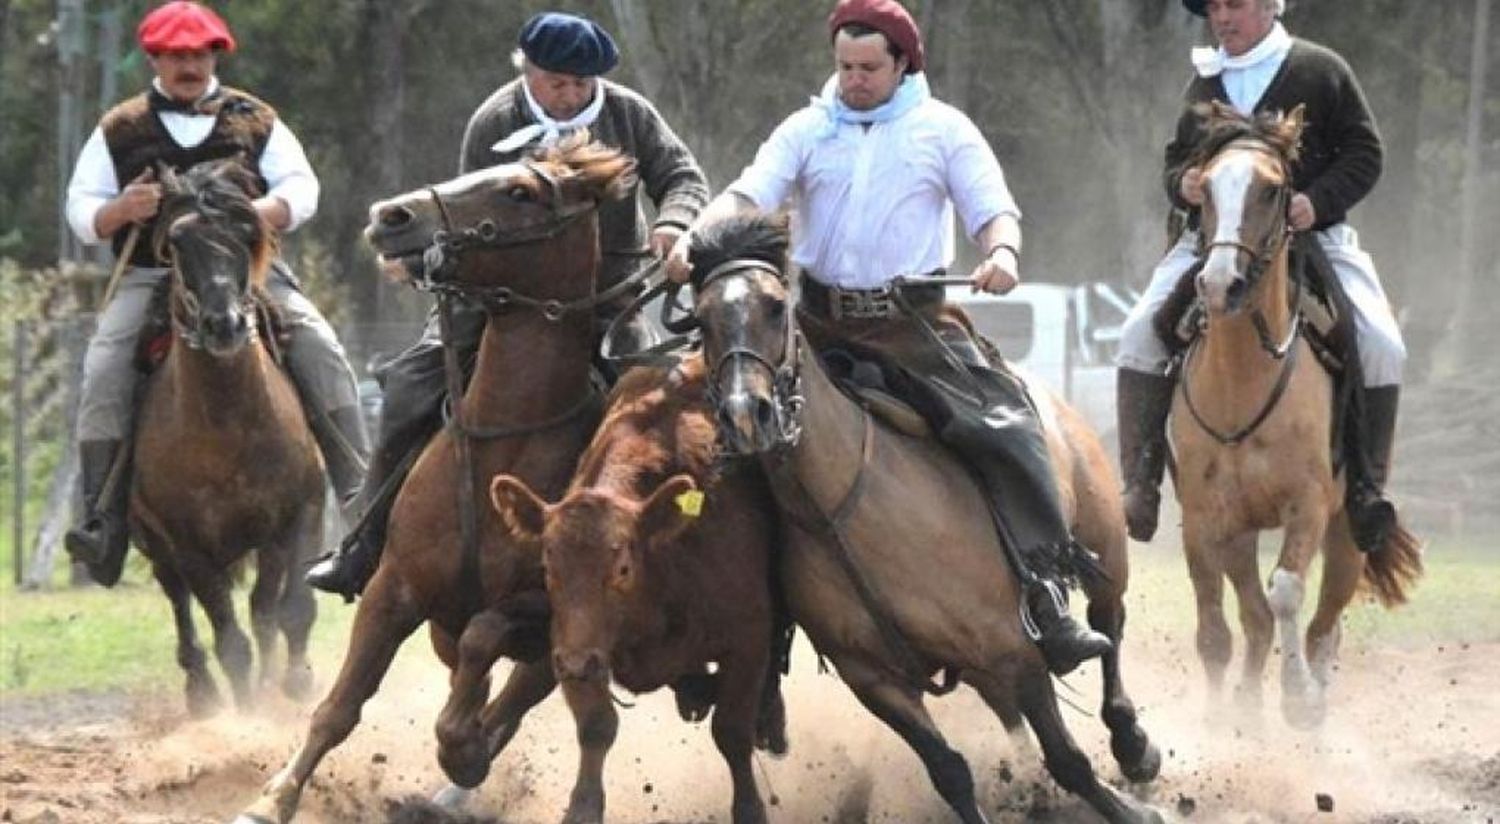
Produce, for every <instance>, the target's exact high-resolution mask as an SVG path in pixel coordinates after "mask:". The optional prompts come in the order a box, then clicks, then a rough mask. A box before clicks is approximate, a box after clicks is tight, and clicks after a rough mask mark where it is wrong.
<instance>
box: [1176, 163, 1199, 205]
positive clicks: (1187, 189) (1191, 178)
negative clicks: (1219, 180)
mask: <svg viewBox="0 0 1500 824" xmlns="http://www.w3.org/2000/svg"><path fill="white" fill-rule="evenodd" d="M1177 193H1178V194H1180V195H1182V199H1183V200H1184V201H1186V202H1187V203H1188V205H1189V206H1202V205H1203V170H1202V169H1199V168H1197V167H1196V166H1195V167H1193V168H1191V169H1188V170H1187V171H1185V172H1183V173H1182V180H1181V181H1179V182H1178V184H1177Z"/></svg>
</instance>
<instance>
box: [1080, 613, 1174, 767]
mask: <svg viewBox="0 0 1500 824" xmlns="http://www.w3.org/2000/svg"><path fill="white" fill-rule="evenodd" d="M1088 616H1089V625H1090V626H1092V627H1093V628H1094V629H1096V630H1098V631H1099V632H1102V633H1104V634H1105V635H1107V636H1109V640H1110V641H1113V642H1114V643H1113V644H1112V645H1111V646H1110V650H1109V652H1106V653H1105V654H1104V656H1103V660H1102V661H1101V662H1100V663H1101V671H1102V676H1103V680H1104V702H1103V706H1102V707H1101V708H1100V712H1099V715H1100V717H1101V718H1102V719H1103V720H1104V725H1105V726H1106V727H1108V728H1109V749H1110V752H1111V753H1112V754H1113V755H1114V757H1115V763H1117V764H1119V765H1120V771H1121V772H1122V773H1124V774H1125V777H1126V778H1128V779H1130V780H1131V781H1134V782H1136V783H1144V782H1147V781H1151V780H1153V779H1155V778H1156V776H1157V774H1158V773H1160V772H1161V750H1159V749H1157V747H1156V745H1155V744H1153V743H1151V739H1150V737H1149V736H1147V735H1146V731H1145V730H1143V729H1141V726H1140V723H1139V719H1138V716H1137V714H1136V709H1135V702H1133V701H1131V700H1130V696H1129V695H1128V694H1127V693H1126V692H1125V680H1124V678H1123V676H1122V675H1121V674H1120V654H1121V650H1120V646H1121V644H1122V643H1123V642H1124V640H1125V602H1124V600H1123V599H1122V598H1121V597H1120V593H1119V592H1117V591H1110V592H1105V593H1099V594H1098V595H1096V596H1095V597H1092V598H1090V599H1089V609H1088Z"/></svg>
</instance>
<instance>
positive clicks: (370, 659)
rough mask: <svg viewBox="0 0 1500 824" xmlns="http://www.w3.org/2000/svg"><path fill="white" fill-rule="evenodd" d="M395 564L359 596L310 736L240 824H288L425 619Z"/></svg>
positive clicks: (381, 571) (238, 820)
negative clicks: (320, 765) (339, 664)
mask: <svg viewBox="0 0 1500 824" xmlns="http://www.w3.org/2000/svg"><path fill="white" fill-rule="evenodd" d="M391 570H392V567H390V566H389V565H386V566H382V567H381V568H380V569H379V570H377V571H376V573H375V577H374V579H373V580H371V581H370V586H369V587H368V588H367V589H366V590H365V594H364V597H363V598H361V599H360V601H359V606H358V607H357V608H356V609H355V613H354V627H353V629H352V630H351V631H350V633H349V649H348V650H347V651H346V652H345V653H344V663H343V666H342V667H340V668H339V674H338V678H337V679H336V680H335V681H334V683H333V687H332V689H330V690H329V691H328V695H327V696H326V697H325V698H324V699H323V701H322V703H320V704H318V708H317V709H316V710H314V711H313V715H312V720H311V723H310V724H309V725H308V731H307V738H306V740H305V741H304V742H303V744H302V746H301V748H299V749H298V750H297V752H296V754H294V755H293V756H292V758H291V760H289V761H288V762H287V763H286V765H285V766H284V767H282V768H281V770H280V771H279V772H277V773H276V775H275V776H273V777H272V778H271V780H270V781H268V782H267V783H266V786H265V788H264V789H262V790H261V794H260V797H259V798H257V799H256V800H255V802H254V803H253V804H251V806H250V807H249V809H247V810H246V811H245V812H244V813H242V814H241V815H240V816H239V817H238V818H236V819H235V824H269V823H270V822H275V824H286V822H288V821H290V820H291V819H292V816H293V815H295V814H296V812H297V802H298V801H299V800H300V799H301V797H302V790H303V788H304V787H306V786H307V779H308V777H309V776H311V775H312V772H313V770H314V769H316V768H317V766H318V762H320V761H322V760H323V756H325V755H327V754H328V751H329V750H331V749H333V748H334V747H336V746H338V744H339V743H340V742H341V741H343V740H344V739H345V738H347V737H348V736H349V733H350V732H351V731H353V729H354V727H355V725H356V724H358V723H359V712H360V708H361V707H363V706H364V703H365V702H366V701H368V700H370V696H372V695H374V694H375V690H377V689H378V688H379V687H380V681H381V679H382V678H384V677H385V673H386V671H387V670H389V669H390V666H391V660H392V659H394V658H395V657H396V652H397V650H399V649H400V648H401V643H402V642H403V641H405V640H406V639H407V637H408V636H410V635H411V634H412V633H413V632H415V631H416V629H417V627H418V626H420V625H421V624H422V620H423V617H424V616H423V615H422V611H421V609H420V608H419V607H418V606H417V605H416V604H415V603H413V602H412V601H411V599H410V598H408V597H407V596H406V595H405V594H404V593H403V592H402V584H401V582H400V580H399V579H398V578H397V577H396V574H395V573H394V572H392V571H391Z"/></svg>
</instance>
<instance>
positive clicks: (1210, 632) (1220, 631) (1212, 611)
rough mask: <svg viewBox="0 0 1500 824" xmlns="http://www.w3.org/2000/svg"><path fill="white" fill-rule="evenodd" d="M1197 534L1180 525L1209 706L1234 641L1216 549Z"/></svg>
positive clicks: (1216, 695)
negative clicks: (1195, 610)
mask: <svg viewBox="0 0 1500 824" xmlns="http://www.w3.org/2000/svg"><path fill="white" fill-rule="evenodd" d="M1184 517H1186V516H1184ZM1196 533H1197V530H1195V529H1193V525H1192V523H1191V522H1190V521H1189V522H1187V523H1185V524H1184V525H1183V554H1184V555H1185V556H1186V557H1187V565H1188V577H1189V578H1191V579H1192V581H1193V595H1194V598H1195V600H1196V602H1197V606H1198V635H1197V645H1198V660H1200V661H1202V662H1203V671H1204V673H1205V674H1206V675H1207V676H1208V687H1209V693H1210V698H1209V700H1210V703H1214V704H1217V703H1218V699H1219V693H1220V691H1221V690H1222V689H1223V687H1224V670H1225V669H1227V668H1228V667H1229V658H1230V656H1231V655H1232V654H1233V653H1234V637H1233V636H1231V635H1230V634H1229V622H1228V621H1226V620H1224V573H1223V570H1222V568H1221V567H1220V565H1219V559H1218V557H1217V556H1216V555H1215V549H1216V548H1215V547H1214V546H1213V545H1212V544H1211V543H1210V542H1209V539H1208V538H1207V537H1205V536H1202V535H1198V534H1196Z"/></svg>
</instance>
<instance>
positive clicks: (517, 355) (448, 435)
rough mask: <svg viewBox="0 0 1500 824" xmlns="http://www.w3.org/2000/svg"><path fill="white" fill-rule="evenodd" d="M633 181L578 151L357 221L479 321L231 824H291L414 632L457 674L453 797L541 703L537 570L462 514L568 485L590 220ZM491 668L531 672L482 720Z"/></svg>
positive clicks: (588, 281)
mask: <svg viewBox="0 0 1500 824" xmlns="http://www.w3.org/2000/svg"><path fill="white" fill-rule="evenodd" d="M634 179H635V176H634V163H633V162H632V161H631V160H630V159H629V158H627V157H625V156H623V155H621V154H620V153H618V152H616V151H614V150H611V149H606V148H603V147H601V146H598V145H591V144H586V143H584V142H582V141H581V140H577V139H575V140H572V141H568V142H565V143H564V144H563V145H561V146H559V147H557V148H555V149H552V150H549V151H548V152H547V153H546V154H545V155H543V156H542V157H540V158H537V159H534V160H527V161H525V162H522V163H514V164H506V165H500V166H495V167H491V168H489V169H484V170H481V171H476V172H472V173H470V174H467V175H464V176H461V177H458V178H455V179H453V180H450V181H448V182H446V183H441V184H438V185H437V186H433V187H428V188H423V189H419V190H416V191H414V192H410V193H407V194H404V195H400V196H398V197H395V198H392V199H390V200H386V201H383V202H380V203H377V204H375V205H374V206H373V207H371V210H370V217H371V223H370V226H369V227H368V228H367V229H366V230H365V233H366V237H367V238H368V239H369V240H370V242H371V243H372V244H373V245H374V246H375V247H376V249H377V250H378V251H379V252H380V253H381V256H382V259H383V261H384V262H385V264H386V265H387V268H388V269H389V270H391V271H393V272H394V273H397V274H399V275H401V276H404V277H407V278H411V279H416V280H419V281H420V282H422V283H424V284H426V285H428V286H429V287H430V288H432V289H434V290H435V291H437V292H439V295H440V300H446V299H447V297H446V296H447V295H452V294H454V293H460V294H464V295H466V296H468V297H470V298H472V299H475V300H479V301H481V302H483V303H484V304H485V305H486V306H487V308H488V309H489V310H490V315H489V321H488V323H487V325H486V327H485V331H484V335H483V338H482V339H481V341H480V347H479V356H478V362H477V365H476V366H475V369H474V376H473V378H472V380H471V381H470V382H469V385H468V388H467V390H465V391H464V392H463V394H462V398H461V399H460V400H459V401H458V402H457V403H455V404H454V405H453V409H452V413H451V417H452V423H451V425H450V426H449V427H448V428H447V429H445V430H444V431H443V432H442V433H440V434H439V435H438V436H437V437H436V438H434V439H433V441H432V442H431V443H430V444H429V445H428V446H427V448H426V449H425V450H424V451H423V452H422V454H421V456H420V457H419V458H418V459H417V461H416V463H415V464H414V465H413V466H412V469H411V473H410V475H409V476H408V478H407V480H406V483H405V485H404V486H403V487H402V490H401V493H400V495H399V496H398V497H397V499H396V502H395V505H394V508H393V509H392V512H391V516H390V528H389V531H388V536H387V538H386V545H385V549H384V552H383V554H382V556H381V562H380V566H379V567H378V569H377V570H376V572H375V575H374V577H373V578H372V579H371V581H370V583H369V586H368V587H367V588H366V590H365V593H364V597H363V598H362V599H361V600H360V602H359V606H358V608H357V610H356V612H355V618H354V627H353V630H352V633H351V635H350V638H349V648H348V651H347V652H346V653H345V657H344V664H343V667H342V669H341V670H340V672H339V675H338V680H337V681H336V682H335V683H334V685H333V687H332V689H331V690H330V691H329V694H328V696H327V697H326V698H324V700H323V702H322V703H321V704H320V705H319V706H318V708H317V710H316V711H315V712H314V714H313V717H312V721H311V725H310V728H309V730H308V734H307V739H306V741H305V742H304V744H303V746H302V747H301V749H300V750H298V752H297V753H296V754H295V755H294V756H293V757H292V759H291V760H290V761H289V762H288V763H287V764H286V766H285V767H284V768H283V769H282V770H281V771H280V772H279V773H277V775H275V776H274V777H273V778H272V779H271V781H270V782H269V783H268V784H267V786H266V788H265V789H264V790H263V791H262V794H261V796H260V798H259V799H258V800H257V801H256V802H255V803H254V804H253V805H252V806H251V808H250V809H249V810H248V811H247V812H246V813H245V814H244V815H242V816H241V818H240V819H239V820H240V821H247V822H266V821H276V822H286V821H288V820H289V819H291V817H292V816H293V815H294V814H295V812H296V808H297V802H298V800H299V798H300V796H301V793H302V790H303V788H304V787H305V786H306V783H307V780H308V777H309V776H310V775H311V774H312V771H313V769H314V768H316V766H317V764H318V762H319V761H321V760H322V758H323V756H324V755H325V754H326V753H327V752H328V751H329V750H330V749H332V748H333V747H334V746H337V745H338V743H339V742H341V741H343V740H344V738H345V737H347V736H348V735H349V733H350V732H351V731H352V730H353V729H354V726H355V725H356V724H357V723H358V721H359V713H360V708H361V707H362V706H363V704H364V702H365V701H367V700H369V698H370V697H371V696H372V695H374V693H375V691H376V689H377V688H378V687H379V685H380V680H381V678H382V677H383V676H384V675H385V673H386V671H387V670H388V669H389V667H390V664H391V660H392V658H394V656H395V654H396V651H397V649H398V648H399V647H400V645H401V643H402V642H403V641H404V640H405V639H406V638H407V637H408V636H410V635H411V633H412V632H414V631H416V629H417V628H418V627H419V626H420V625H421V624H422V623H423V622H424V621H426V622H428V623H429V627H430V630H431V635H432V642H433V646H434V648H435V650H436V651H437V654H438V656H439V657H440V658H441V659H442V660H443V662H444V663H445V664H446V665H448V667H449V668H450V669H452V670H453V676H452V679H451V682H450V686H451V694H450V698H449V701H448V704H447V706H445V707H444V709H443V711H442V714H441V715H440V716H439V719H438V724H437V733H438V739H439V761H440V762H441V763H442V765H443V768H444V769H445V770H446V771H447V773H448V775H449V777H451V778H452V779H453V780H454V781H455V782H456V783H457V784H459V785H461V786H463V787H473V786H477V785H478V784H479V782H480V781H482V780H483V778H484V776H485V775H486V773H487V772H488V770H489V763H490V759H491V758H492V757H493V756H494V754H495V753H497V752H498V751H499V749H500V747H502V746H504V744H505V743H506V742H507V741H509V739H510V736H511V735H513V734H514V732H515V730H516V726H517V724H518V723H519V719H520V717H521V715H523V714H524V713H525V712H526V710H528V709H529V708H530V707H532V706H534V705H535V704H536V703H537V702H539V701H541V700H542V699H543V698H545V697H546V696H547V695H548V694H550V693H551V691H552V689H553V686H554V685H555V682H554V681H553V677H552V669H551V664H550V662H549V661H547V660H545V658H544V655H545V650H546V638H545V630H546V625H545V623H542V624H541V625H540V631H535V626H534V625H535V623H536V622H535V621H534V620H533V621H529V622H528V621H527V620H525V618H524V617H523V616H521V613H522V612H524V611H525V610H524V609H522V607H525V606H527V605H526V604H525V603H524V602H525V601H526V593H533V594H534V595H535V596H536V598H538V599H540V600H541V601H542V604H543V607H542V611H543V614H545V593H544V592H543V582H542V571H541V568H540V566H539V565H538V564H537V563H536V561H535V559H534V558H533V556H532V555H531V554H530V553H523V552H520V551H518V550H517V549H516V548H515V547H514V546H513V544H512V542H511V541H510V540H509V538H508V537H507V533H506V530H505V528H504V527H503V525H502V524H501V523H500V518H499V515H498V514H497V513H495V512H494V510H493V509H492V508H490V507H487V506H477V507H474V508H473V510H472V513H471V514H473V515H474V518H475V520H474V522H473V527H474V528H473V534H472V536H471V539H469V540H465V538H464V534H465V532H466V529H467V528H466V526H465V524H464V519H463V518H462V517H461V515H460V506H461V504H460V501H461V499H462V498H463V496H464V495H465V494H468V493H473V492H474V491H475V490H479V494H478V496H477V497H480V498H481V499H482V495H483V490H484V489H487V488H488V484H489V479H490V478H491V477H493V476H494V475H496V474H499V473H508V474H511V475H514V476H516V477H518V478H524V479H525V480H526V482H527V483H528V484H529V485H530V486H531V487H532V488H534V489H537V490H540V491H542V492H543V493H544V494H547V495H557V494H560V493H561V492H562V491H563V489H564V488H565V487H566V485H567V483H568V480H569V478H570V477H571V476H572V470H573V466H574V462H575V461H576V459H577V456H578V453H579V452H581V451H582V450H583V447H584V446H585V444H587V443H588V440H589V436H590V435H591V434H592V433H593V431H594V427H595V426H596V425H597V424H598V421H599V414H600V409H601V406H602V402H601V398H600V396H599V393H598V392H597V390H596V389H595V388H594V385H593V383H592V381H591V377H590V350H591V347H592V342H593V338H594V333H593V318H594V306H595V304H596V302H597V301H596V298H595V295H594V281H595V276H596V270H597V268H598V264H599V242H598V221H597V206H598V204H599V203H600V202H601V201H603V200H605V199H606V198H616V197H620V196H622V195H623V194H624V193H625V192H627V191H629V187H630V186H631V185H632V184H633V182H634ZM424 253H425V254H424ZM450 385H451V384H450ZM455 431H462V432H464V433H465V435H466V437H464V438H455V437H454V432H455ZM464 450H469V458H470V460H469V461H468V463H469V464H470V466H469V469H468V472H467V474H464V473H463V472H461V469H460V467H461V466H462V464H463V463H464V460H463V457H462V453H463V451H464ZM465 487H467V489H466V488H465ZM502 654H504V655H509V656H511V657H513V658H518V659H527V660H529V661H530V663H525V664H518V666H517V667H516V669H515V670H513V671H512V674H511V678H510V680H509V682H507V684H506V686H505V688H504V689H503V690H502V691H501V693H500V695H499V696H498V697H497V698H496V699H495V702H494V703H493V704H491V705H490V707H488V708H485V703H484V702H485V699H486V697H487V695H488V692H489V671H490V668H491V666H493V664H494V663H495V661H496V660H497V659H498V658H499V657H500V656H501V655H502ZM481 710H483V716H482V718H481Z"/></svg>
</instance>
